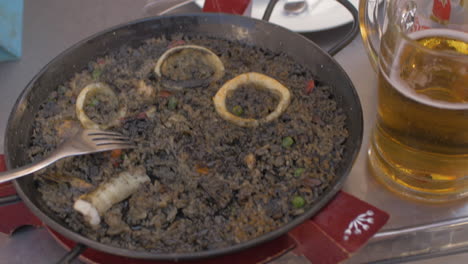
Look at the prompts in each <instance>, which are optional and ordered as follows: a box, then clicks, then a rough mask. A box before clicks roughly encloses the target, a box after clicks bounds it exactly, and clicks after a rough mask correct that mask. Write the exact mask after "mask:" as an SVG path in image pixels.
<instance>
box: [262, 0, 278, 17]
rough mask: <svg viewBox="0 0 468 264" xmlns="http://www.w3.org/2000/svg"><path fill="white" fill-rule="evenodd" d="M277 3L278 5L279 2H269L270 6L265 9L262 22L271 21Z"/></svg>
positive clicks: (275, 0) (272, 0) (271, 0)
mask: <svg viewBox="0 0 468 264" xmlns="http://www.w3.org/2000/svg"><path fill="white" fill-rule="evenodd" d="M276 3H278V0H270V1H269V2H268V5H267V7H266V9H265V13H263V17H262V20H264V21H268V20H270V17H271V13H272V12H273V9H274V8H275V6H276Z"/></svg>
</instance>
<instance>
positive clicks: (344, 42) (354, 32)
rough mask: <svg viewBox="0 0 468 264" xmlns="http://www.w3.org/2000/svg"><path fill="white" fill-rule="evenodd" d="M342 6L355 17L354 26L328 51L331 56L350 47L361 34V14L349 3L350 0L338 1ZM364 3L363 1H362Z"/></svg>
mask: <svg viewBox="0 0 468 264" xmlns="http://www.w3.org/2000/svg"><path fill="white" fill-rule="evenodd" d="M336 1H338V3H340V4H341V5H342V6H344V7H345V8H346V9H348V11H349V12H350V13H351V15H352V16H353V26H352V27H351V30H350V31H349V32H348V33H347V34H346V35H345V36H344V38H343V39H342V40H340V41H338V42H337V43H336V44H335V45H333V47H331V48H330V49H329V50H328V53H329V54H330V55H331V56H335V55H336V54H337V53H338V52H339V51H340V50H342V49H343V48H344V47H346V46H348V44H349V43H350V42H351V41H353V39H354V38H355V37H356V35H357V34H358V33H359V14H358V11H357V9H356V8H355V7H354V5H353V4H351V3H350V2H349V0H336ZM361 1H362V0H361Z"/></svg>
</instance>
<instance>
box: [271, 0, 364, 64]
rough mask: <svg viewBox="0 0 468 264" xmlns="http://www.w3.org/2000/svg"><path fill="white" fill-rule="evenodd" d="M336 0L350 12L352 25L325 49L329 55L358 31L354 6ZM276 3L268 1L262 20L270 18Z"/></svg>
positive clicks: (334, 52) (342, 46)
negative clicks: (331, 45) (333, 43)
mask: <svg viewBox="0 0 468 264" xmlns="http://www.w3.org/2000/svg"><path fill="white" fill-rule="evenodd" d="M336 1H338V3H340V4H341V5H342V6H344V7H345V8H346V9H348V11H349V12H350V13H351V15H352V16H353V26H352V27H351V30H350V31H349V32H348V33H347V34H346V35H345V36H344V37H343V39H342V40H340V41H338V42H337V43H336V44H335V45H333V47H331V48H330V49H329V50H328V51H327V52H328V53H329V54H330V55H331V56H334V55H335V54H337V53H338V52H339V51H340V50H342V49H343V48H344V47H346V46H347V45H348V44H349V43H350V42H351V41H353V39H354V38H355V37H356V35H357V34H358V33H359V14H358V11H357V9H356V8H355V7H354V5H353V4H351V3H350V2H349V0H336ZM276 3H278V0H270V1H269V2H268V6H267V8H266V10H265V13H264V14H263V18H262V19H263V20H264V21H268V20H270V17H271V13H272V12H273V8H275V5H276Z"/></svg>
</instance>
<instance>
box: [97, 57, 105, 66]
mask: <svg viewBox="0 0 468 264" xmlns="http://www.w3.org/2000/svg"><path fill="white" fill-rule="evenodd" d="M97 63H98V64H99V65H103V64H104V63H106V60H105V59H103V58H98V59H97Z"/></svg>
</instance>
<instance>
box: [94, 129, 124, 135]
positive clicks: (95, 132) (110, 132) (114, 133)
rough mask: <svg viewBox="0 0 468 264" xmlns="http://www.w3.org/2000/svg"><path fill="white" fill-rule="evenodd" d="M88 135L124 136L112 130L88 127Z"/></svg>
mask: <svg viewBox="0 0 468 264" xmlns="http://www.w3.org/2000/svg"><path fill="white" fill-rule="evenodd" d="M86 134H87V135H89V136H122V134H120V133H117V132H112V131H103V130H98V129H88V130H87V133H86Z"/></svg>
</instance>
